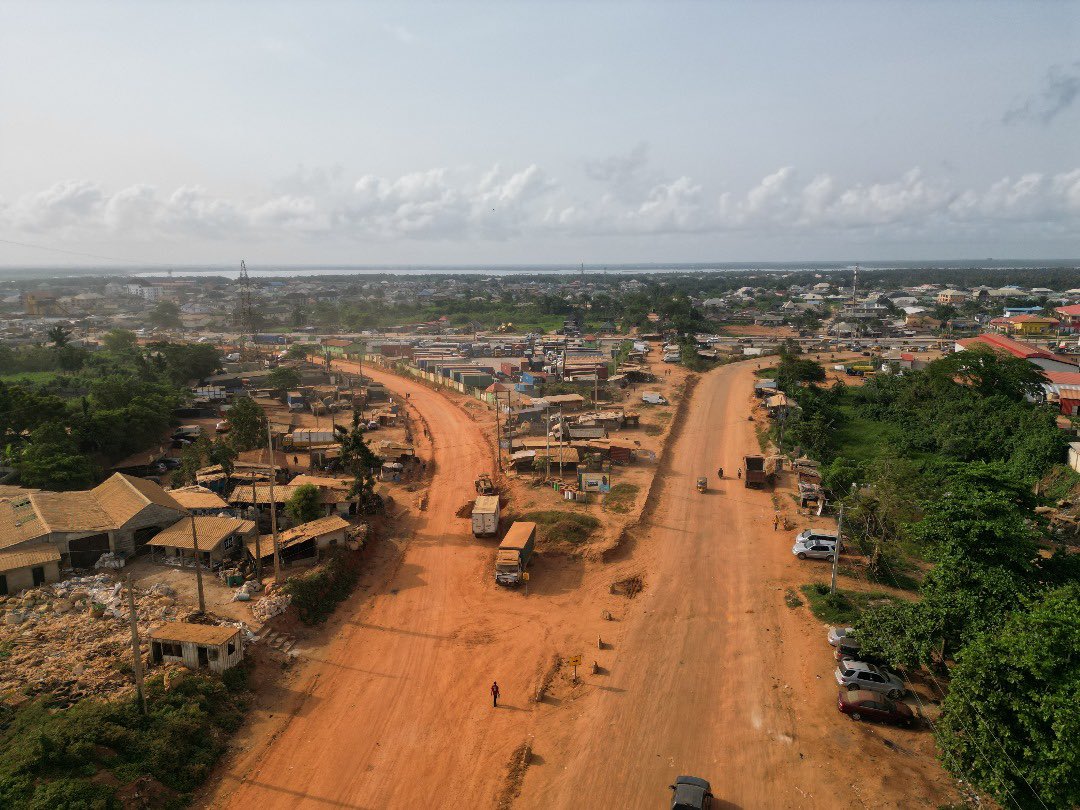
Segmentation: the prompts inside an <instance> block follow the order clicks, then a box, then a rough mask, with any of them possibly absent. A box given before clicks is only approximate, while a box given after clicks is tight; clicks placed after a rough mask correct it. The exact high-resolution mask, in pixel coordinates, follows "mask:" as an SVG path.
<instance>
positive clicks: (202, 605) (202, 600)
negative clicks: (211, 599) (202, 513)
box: [188, 512, 206, 613]
mask: <svg viewBox="0 0 1080 810" xmlns="http://www.w3.org/2000/svg"><path fill="white" fill-rule="evenodd" d="M188 517H189V518H191V548H192V549H193V550H194V551H195V583H196V585H197V586H198V589H199V613H206V597H205V596H204V595H203V584H202V559H201V558H200V556H199V533H198V532H197V531H195V513H194V512H188Z"/></svg>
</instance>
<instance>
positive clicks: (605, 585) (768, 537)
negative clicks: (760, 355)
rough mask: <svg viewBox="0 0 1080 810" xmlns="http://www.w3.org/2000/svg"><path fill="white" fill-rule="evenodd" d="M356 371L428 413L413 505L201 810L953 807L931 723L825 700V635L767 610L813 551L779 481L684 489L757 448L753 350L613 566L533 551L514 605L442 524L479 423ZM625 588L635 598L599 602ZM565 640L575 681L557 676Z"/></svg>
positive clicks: (485, 561) (458, 491) (803, 615)
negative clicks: (882, 721) (868, 716)
mask: <svg viewBox="0 0 1080 810" xmlns="http://www.w3.org/2000/svg"><path fill="white" fill-rule="evenodd" d="M364 370H365V373H370V374H371V375H372V376H374V377H376V378H377V379H379V380H381V381H384V382H385V383H386V384H387V385H388V386H389V387H391V388H392V389H394V390H395V391H397V392H399V393H405V392H408V393H409V394H410V404H411V405H412V406H413V407H414V408H415V409H416V411H418V412H419V414H420V415H421V416H422V417H423V418H424V420H426V423H427V425H428V427H429V429H430V432H431V435H432V437H433V439H434V462H435V463H434V477H433V479H432V486H431V490H430V499H429V501H428V505H427V510H426V511H424V512H422V513H420V515H419V516H418V517H417V518H416V519H415V521H414V532H413V534H412V536H411V539H410V540H408V542H407V543H406V544H405V545H404V554H403V556H402V557H401V558H400V562H399V563H398V565H397V567H396V568H393V567H392V568H390V570H389V571H388V572H387V573H386V576H385V577H384V579H382V580H381V581H380V582H379V584H377V585H375V586H374V595H373V596H372V597H370V598H365V596H364V594H363V593H362V592H361V593H358V594H357V595H356V596H354V598H353V599H351V600H350V601H348V602H347V603H345V604H344V605H342V606H341V607H340V608H339V610H338V615H337V618H336V619H335V620H334V622H335V624H333V625H332V626H331V629H330V631H328V632H327V633H326V634H325V635H326V637H327V642H326V644H325V645H324V646H322V647H321V648H318V647H313V648H312V649H311V651H310V652H309V654H308V656H307V660H306V662H304V663H301V664H299V665H298V669H297V674H296V675H295V677H294V678H293V679H292V680H291V682H289V683H287V684H286V685H285V686H283V687H282V689H281V691H282V695H281V697H280V700H279V701H278V706H279V709H278V710H277V711H276V712H275V714H276V717H273V716H271V717H263V718H260V719H259V721H258V722H256V723H254V724H253V725H252V726H250V727H249V731H248V732H247V733H246V734H245V735H242V737H241V743H240V745H241V746H242V747H241V750H239V751H238V752H237V753H236V754H235V755H234V756H233V757H231V758H230V760H229V761H228V763H227V764H226V766H225V768H224V769H223V770H224V773H223V774H222V777H221V779H220V781H219V782H218V783H217V786H216V790H215V792H214V793H213V794H212V796H211V797H210V798H209V804H210V805H211V806H214V807H227V806H228V807H233V806H235V807H242V808H245V809H246V808H251V807H258V808H260V810H266V809H267V808H277V807H280V808H285V807H289V808H291V807H312V808H314V807H322V808H325V807H339V808H405V807H418V808H428V807H431V808H435V807H439V808H442V807H448V808H449V807H469V808H489V807H496V806H499V807H508V806H510V805H511V804H512V805H513V806H515V807H520V808H572V807H579V806H580V805H581V804H582V803H583V801H584V803H594V802H596V801H600V802H601V803H602V804H603V805H604V806H606V807H619V808H639V807H640V808H655V807H662V806H664V803H665V801H666V800H667V797H668V795H669V794H668V791H667V787H666V786H667V785H668V784H669V783H670V782H671V780H672V778H673V777H674V776H675V775H676V774H679V773H694V774H699V775H701V776H704V777H706V778H709V779H710V780H711V781H712V782H713V785H714V787H715V790H716V793H717V796H718V797H719V798H720V799H722V800H723V801H722V802H721V803H720V804H719V806H721V807H729V808H731V807H744V808H751V807H753V808H757V807H777V808H786V807H807V808H814V807H822V808H825V807H829V808H831V807H834V806H850V807H924V806H935V805H938V804H943V803H947V802H951V801H955V800H956V799H957V796H956V793H955V791H954V790H953V789H952V787H951V782H950V780H949V779H948V777H947V775H946V774H944V772H943V771H942V770H941V768H940V767H939V766H938V765H937V764H936V762H935V761H934V759H933V756H932V747H933V746H932V740H931V737H930V734H929V733H928V732H927V731H924V730H919V731H903V730H894V729H890V728H884V727H881V726H872V725H867V724H860V723H854V722H852V721H850V720H848V719H847V718H845V717H843V716H841V715H840V714H839V713H838V712H837V711H836V707H835V699H836V687H835V685H834V683H833V681H832V669H833V661H832V656H831V650H830V648H829V647H828V645H827V644H826V643H825V628H824V627H823V626H821V624H820V623H818V622H817V621H816V620H814V619H813V618H812V616H811V615H810V614H809V612H808V611H807V609H806V608H805V607H800V608H795V609H792V608H789V607H787V606H785V604H784V595H785V591H786V589H787V588H789V587H796V586H797V585H798V584H799V583H801V582H804V581H806V580H808V579H811V578H814V573H815V572H814V571H812V570H811V569H812V568H813V567H814V566H818V567H821V566H824V565H825V564H824V563H821V564H820V565H819V564H817V563H814V562H803V563H799V562H798V561H797V560H795V559H794V558H793V557H792V555H791V553H790V545H791V533H790V532H787V533H785V532H774V531H773V529H772V517H773V514H774V501H773V497H774V496H773V494H772V493H769V492H762V491H752V490H747V489H744V488H743V487H742V485H741V482H740V481H738V480H734V479H731V478H728V479H726V480H724V481H722V482H719V481H717V479H716V477H715V473H714V474H713V476H712V477H711V479H710V489H709V491H708V492H707V493H705V494H699V493H697V492H696V490H695V488H694V480H695V479H696V477H697V476H698V475H700V474H702V470H715V469H716V468H717V467H718V466H720V465H723V467H724V468H725V469H727V470H728V471H734V470H735V469H736V468H737V466H738V463H739V459H740V457H741V455H742V454H743V453H744V452H748V451H750V452H757V447H758V445H757V441H756V438H755V435H754V432H753V425H752V423H751V422H749V421H747V419H746V414H747V412H748V407H749V400H750V392H751V386H752V380H753V364H752V363H740V364H735V365H729V366H724V367H722V368H720V369H718V370H716V371H714V372H710V373H709V374H706V375H704V376H703V378H702V380H701V381H700V383H699V384H698V386H697V388H696V390H695V392H694V394H693V400H692V403H691V405H690V407H689V409H688V412H687V414H686V418H685V421H684V424H683V425H682V426H681V430H680V431H679V432H678V436H677V438H676V439H675V441H674V443H673V444H672V445H671V446H670V447H669V448H668V451H667V452H668V453H669V456H668V460H667V462H666V463H665V465H664V468H663V469H662V470H661V473H660V475H659V476H658V479H657V484H656V486H658V487H659V490H658V492H657V493H656V496H654V498H652V499H650V503H653V502H655V503H656V506H655V508H651V509H650V512H649V514H648V515H647V517H646V519H645V521H644V522H643V524H642V526H640V527H639V528H638V529H636V530H634V532H633V533H632V534H631V536H630V537H629V538H628V539H627V540H626V541H625V542H624V543H623V545H622V546H620V547H619V548H618V549H617V550H616V551H615V552H614V553H612V554H608V555H605V556H606V558H607V560H608V562H601V561H600V560H583V559H581V558H573V557H567V556H556V555H550V554H545V553H541V554H540V555H539V556H538V557H537V558H536V559H535V561H534V564H533V565H532V567H531V581H530V583H529V586H530V590H529V593H528V595H526V594H525V593H524V592H522V591H520V590H519V591H508V590H504V589H500V588H497V587H496V586H495V585H494V583H493V581H492V576H491V568H492V563H493V556H494V553H493V552H494V545H495V544H494V542H493V541H476V540H474V539H473V538H472V536H471V534H470V533H469V530H468V523H467V521H465V520H462V519H460V518H458V517H456V515H455V512H456V511H457V509H458V508H459V507H460V506H461V504H462V503H463V502H464V501H465V500H466V499H468V498H470V497H471V495H472V480H473V477H474V476H475V474H476V473H477V472H479V471H482V470H491V469H492V468H493V460H492V456H491V444H490V442H489V441H488V439H487V438H486V437H485V436H484V434H483V433H482V432H481V430H480V428H479V427H478V424H477V423H476V422H475V421H473V420H472V419H471V418H470V416H469V415H468V414H467V413H466V411H465V410H463V409H462V408H460V407H458V406H457V405H455V404H453V403H452V402H451V401H450V400H449V399H448V398H446V397H445V396H443V395H442V394H440V393H438V392H435V391H433V390H431V389H430V388H428V387H426V386H424V385H422V384H420V383H417V382H414V381H411V380H404V379H402V378H399V377H396V376H392V375H389V374H385V373H383V372H379V371H375V370H370V371H369V369H368V368H367V367H365V369H364ZM469 410H470V411H474V412H478V413H482V412H479V411H478V410H477V408H470V409H469ZM657 496H658V497H657ZM780 497H781V496H780V495H779V494H778V495H777V498H780ZM783 497H786V496H783ZM778 502H779V501H778ZM613 558H614V559H613ZM639 578H640V580H641V581H642V582H643V584H644V590H643V591H642V592H641V593H640V594H639V595H637V596H636V597H635V598H633V599H628V598H626V597H625V596H619V595H613V594H612V593H611V588H610V586H611V584H612V583H613V582H615V581H616V580H629V581H631V582H636V581H637V580H638V579H639ZM574 654H581V655H583V657H584V660H583V666H582V667H581V669H580V670H579V674H580V676H581V677H580V681H579V682H577V683H573V682H571V680H570V678H569V669H568V667H566V666H563V667H561V668H559V667H558V666H552V662H553V659H555V658H556V657H565V656H569V655H574ZM594 661H595V662H596V664H597V665H598V670H597V671H596V672H595V673H594V672H593V668H592V663H593V662H594ZM493 679H497V680H498V681H499V684H500V686H501V687H502V694H503V700H502V702H501V705H500V707H499V708H498V709H493V708H492V706H491V703H490V698H489V695H488V687H489V685H490V683H491V681H492V680H493ZM541 685H543V686H544V687H545V689H546V694H547V695H548V697H546V698H545V699H544V701H543V702H541V703H535V702H533V697H534V696H535V695H536V693H537V691H538V689H539V688H540V687H541Z"/></svg>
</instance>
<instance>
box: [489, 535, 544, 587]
mask: <svg viewBox="0 0 1080 810" xmlns="http://www.w3.org/2000/svg"><path fill="white" fill-rule="evenodd" d="M535 543H536V524H535V523H531V522H528V521H523V520H519V521H516V522H515V523H514V525H513V526H511V527H510V531H508V532H507V533H506V537H504V538H503V541H502V542H501V543H499V550H498V551H497V552H495V582H496V583H498V584H499V585H518V584H520V583H521V582H522V581H523V580H524V578H525V577H524V575H525V567H526V566H527V565H528V564H529V559H530V558H531V557H532V553H533V545H534V544H535Z"/></svg>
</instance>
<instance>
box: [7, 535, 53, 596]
mask: <svg viewBox="0 0 1080 810" xmlns="http://www.w3.org/2000/svg"><path fill="white" fill-rule="evenodd" d="M59 579H60V552H59V551H57V550H56V546H54V545H53V544H52V543H36V544H33V545H28V546H20V547H19V548H16V549H12V550H8V551H0V596H7V595H8V594H14V593H18V592H19V591H21V590H24V589H26V588H36V587H37V586H38V585H43V584H44V583H46V582H56V581H57V580H59Z"/></svg>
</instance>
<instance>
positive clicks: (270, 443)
mask: <svg viewBox="0 0 1080 810" xmlns="http://www.w3.org/2000/svg"><path fill="white" fill-rule="evenodd" d="M266 449H267V451H268V452H269V453H270V534H271V536H272V537H273V538H274V582H276V583H277V584H279V585H280V584H281V549H280V548H278V531H277V507H276V505H275V504H274V479H275V478H276V477H277V465H275V464H274V437H273V436H272V435H271V434H270V420H269V419H267V420H266Z"/></svg>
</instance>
